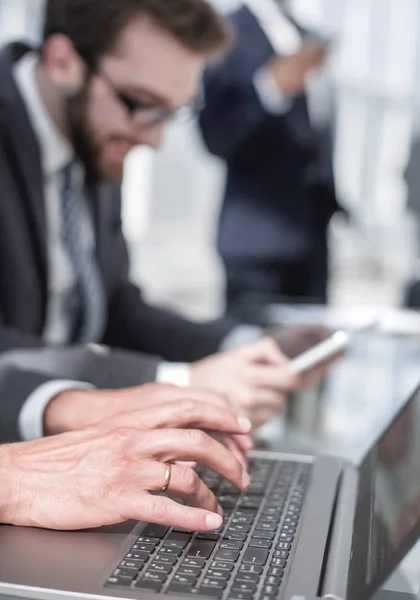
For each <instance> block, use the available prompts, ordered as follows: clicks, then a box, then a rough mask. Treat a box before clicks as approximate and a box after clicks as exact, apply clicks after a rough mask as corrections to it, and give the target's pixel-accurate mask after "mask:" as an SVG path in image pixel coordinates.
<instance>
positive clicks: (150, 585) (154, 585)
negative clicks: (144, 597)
mask: <svg viewBox="0 0 420 600" xmlns="http://www.w3.org/2000/svg"><path fill="white" fill-rule="evenodd" d="M135 587H136V588H140V589H143V590H148V591H154V592H160V590H161V589H162V582H161V581H152V580H151V579H149V580H146V581H144V580H143V579H142V580H141V581H137V582H136V584H135Z"/></svg>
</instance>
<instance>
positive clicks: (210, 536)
mask: <svg viewBox="0 0 420 600" xmlns="http://www.w3.org/2000/svg"><path fill="white" fill-rule="evenodd" d="M222 531H223V529H222V530H221V532H222ZM220 535H221V533H214V532H212V531H210V532H209V533H199V534H198V535H197V536H196V537H195V539H196V540H210V541H212V542H218V541H219V538H220Z"/></svg>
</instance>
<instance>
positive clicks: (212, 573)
mask: <svg viewBox="0 0 420 600" xmlns="http://www.w3.org/2000/svg"><path fill="white" fill-rule="evenodd" d="M207 577H212V578H213V579H223V580H224V581H227V580H228V579H229V577H230V573H229V571H222V570H220V571H217V570H216V569H209V570H208V571H207Z"/></svg>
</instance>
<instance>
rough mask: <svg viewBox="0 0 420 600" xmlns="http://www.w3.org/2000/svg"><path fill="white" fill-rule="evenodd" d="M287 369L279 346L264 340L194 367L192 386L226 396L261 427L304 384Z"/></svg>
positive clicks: (287, 363) (269, 340) (286, 361)
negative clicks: (290, 394) (288, 396)
mask: <svg viewBox="0 0 420 600" xmlns="http://www.w3.org/2000/svg"><path fill="white" fill-rule="evenodd" d="M288 365H289V360H288V359H287V358H286V357H285V356H284V354H282V352H281V351H280V350H279V348H278V346H277V344H276V342H275V341H274V340H273V339H270V338H264V339H262V340H259V341H258V342H255V343H254V344H250V345H248V346H243V347H242V348H239V349H237V350H234V351H231V352H226V353H225V354H219V355H217V356H212V357H210V358H207V359H205V360H203V361H200V362H198V363H195V364H194V365H193V366H192V382H193V385H194V386H197V387H201V388H206V389H211V390H214V391H216V392H222V393H224V394H227V395H228V397H229V399H230V400H231V402H232V403H233V404H234V405H235V406H236V407H237V408H238V410H240V411H245V412H246V414H247V415H248V416H249V417H250V419H251V420H252V422H253V424H254V426H259V425H261V424H263V423H264V422H265V421H266V420H268V419H270V418H272V417H273V416H275V415H276V414H277V413H278V411H279V410H280V408H281V407H282V406H283V405H284V403H285V402H286V400H287V394H288V393H289V392H290V391H292V390H294V389H295V388H297V387H298V386H299V385H300V384H301V380H300V379H299V377H297V376H295V375H294V374H292V373H291V372H290V371H289V368H288Z"/></svg>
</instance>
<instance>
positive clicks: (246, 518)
mask: <svg viewBox="0 0 420 600" xmlns="http://www.w3.org/2000/svg"><path fill="white" fill-rule="evenodd" d="M253 521H254V515H242V516H240V517H233V519H232V521H231V524H232V525H240V524H245V525H252V523H253Z"/></svg>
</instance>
